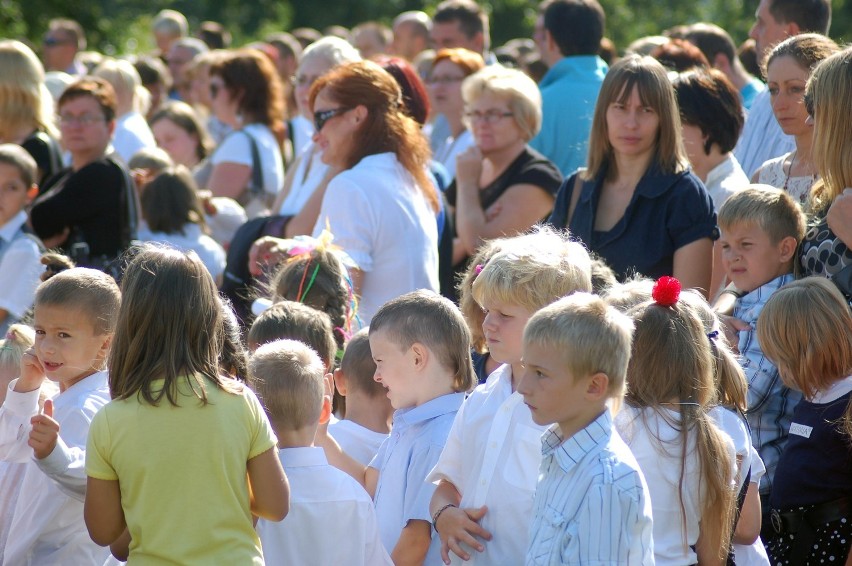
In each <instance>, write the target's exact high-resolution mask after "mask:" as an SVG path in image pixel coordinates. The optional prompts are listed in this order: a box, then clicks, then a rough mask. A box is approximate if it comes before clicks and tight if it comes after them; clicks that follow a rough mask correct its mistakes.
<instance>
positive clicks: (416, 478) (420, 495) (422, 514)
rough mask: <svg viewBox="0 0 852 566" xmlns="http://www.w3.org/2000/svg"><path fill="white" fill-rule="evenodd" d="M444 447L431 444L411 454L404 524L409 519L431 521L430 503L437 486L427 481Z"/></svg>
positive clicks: (404, 503)
mask: <svg viewBox="0 0 852 566" xmlns="http://www.w3.org/2000/svg"><path fill="white" fill-rule="evenodd" d="M442 448H443V447H442V446H439V445H436V444H430V445H429V446H427V447H425V448H424V449H423V450H421V451H420V452H417V453H414V454H412V456H411V461H410V462H409V464H408V472H407V476H406V484H405V485H406V487H405V498H404V501H403V506H402V512H403V524H402V526H403V527H405V526H406V525H408V522H409V521H415V520H419V521H426V522H427V523H431V521H432V516H431V515H430V514H429V503H430V502H431V501H432V495H434V494H435V489H437V486H436V485H435V484H434V483H430V482H427V481H426V476H427V475H428V474H429V471H430V470H431V469H432V468H434V467H435V463H436V462H437V461H438V458H439V457H440V456H441V449H442Z"/></svg>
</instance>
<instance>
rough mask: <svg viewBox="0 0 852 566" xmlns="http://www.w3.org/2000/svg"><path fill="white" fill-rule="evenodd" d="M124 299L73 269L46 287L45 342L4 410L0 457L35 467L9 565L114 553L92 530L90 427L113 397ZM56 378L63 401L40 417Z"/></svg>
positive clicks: (38, 317) (40, 299)
mask: <svg viewBox="0 0 852 566" xmlns="http://www.w3.org/2000/svg"><path fill="white" fill-rule="evenodd" d="M119 302H120V294H119V291H118V286H117V285H116V284H115V281H114V280H113V279H112V278H111V277H110V276H109V275H107V274H105V273H103V272H101V271H96V270H93V269H85V268H74V269H69V270H67V271H63V272H62V273H59V274H58V275H55V276H53V277H51V278H50V279H49V280H47V281H46V282H44V283H42V284H41V285H40V286H39V288H38V289H37V290H36V296H35V309H34V319H33V326H34V327H35V334H36V336H35V345H34V346H33V348H31V349H29V350H27V352H26V353H25V354H24V356H23V359H22V364H21V375H20V377H19V378H17V379H16V380H13V381H12V383H10V384H9V389H8V391H7V393H6V400H5V401H4V403H3V406H2V408H0V457H2V459H4V460H6V461H8V462H26V465H27V471H26V474H25V476H24V479H23V482H22V484H21V491H20V494H19V497H18V502H17V504H16V506H15V511H14V512H13V514H12V523H11V526H10V529H9V537H8V540H7V544H6V550H5V554H4V558H3V560H4V564H33V565H35V564H102V563H103V561H104V560H105V559H106V558H107V556H108V552H107V551H106V550H104V549H102V548H99V547H98V546H97V545H96V544H95V543H93V542H92V540H91V539H90V538H89V534H88V533H87V532H86V528H85V524H84V523H83V521H82V518H83V502H82V499H83V494H84V493H85V488H86V474H85V469H84V466H85V460H86V437H87V435H88V433H89V423H90V422H91V421H92V419H93V418H94V415H95V413H96V412H97V411H98V410H100V409H101V407H103V406H104V405H106V403H108V402H109V399H110V394H109V388H108V386H107V373H106V371H104V369H105V366H106V359H107V354H108V351H109V348H110V344H111V341H112V335H113V330H114V327H115V315H116V312H117V311H118V305H119ZM46 379H49V380H51V381H55V382H57V383H58V384H59V395H57V396H56V397H54V398H53V399H51V400H48V401H45V406H44V414H39V393H40V390H41V387H42V384H43V383H44V381H45V380H46ZM27 430H29V435H27V434H21V431H27ZM33 456H35V458H33ZM60 486H61V487H60Z"/></svg>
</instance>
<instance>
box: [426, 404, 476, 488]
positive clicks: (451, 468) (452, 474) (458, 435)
mask: <svg viewBox="0 0 852 566" xmlns="http://www.w3.org/2000/svg"><path fill="white" fill-rule="evenodd" d="M466 405H467V400H465V402H464V403H462V406H461V408H459V410H458V412H457V413H456V416H455V418H454V419H453V426H452V427H451V428H450V434H449V435H448V436H447V442H446V444H444V449H443V450H441V455H440V456H439V457H438V462H437V463H436V464H435V467H434V468H432V471H431V472H429V475H428V476H426V481H427V482H429V483H434V484H437V483H438V482H439V481H441V480H447V481H448V482H450V483H452V484H453V485H454V486H455V488H456V489H457V490H458V491H459V493H460V494H462V493H461V488H462V486H463V484H464V472H465V470H464V469H463V467H462V449H463V445H464V432H465V423H464V408H465V406H466ZM462 495H464V494H462Z"/></svg>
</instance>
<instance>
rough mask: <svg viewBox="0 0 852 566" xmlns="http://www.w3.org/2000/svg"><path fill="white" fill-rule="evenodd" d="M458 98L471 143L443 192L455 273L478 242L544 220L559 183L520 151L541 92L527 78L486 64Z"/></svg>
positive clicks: (544, 163) (533, 155)
mask: <svg viewBox="0 0 852 566" xmlns="http://www.w3.org/2000/svg"><path fill="white" fill-rule="evenodd" d="M462 96H463V98H464V104H465V117H464V119H465V122H466V123H467V125H468V127H469V128H470V130H471V131H472V132H473V138H474V140H475V144H474V145H473V146H471V147H469V148H468V149H467V150H465V151H464V152H462V153H461V154H459V156H458V157H457V158H456V178H455V181H453V183H451V184H450V186H449V187H448V188H447V192H446V196H447V201H448V202H449V203H450V205H452V206H453V207H454V208H455V229H456V234H457V237H456V238H455V240H454V242H453V265H455V266H456V271H457V272H463V271H464V269H465V267H466V266H467V261H468V258H469V257H470V256H472V255H473V254H474V252H476V250H477V249H478V248H479V246H480V245H481V244H482V243H483V242H485V241H487V240H491V239H493V238H500V237H504V236H514V235H516V234H519V233H521V232H523V231H524V230H527V229H529V228H530V227H532V226H533V225H534V224H535V223H536V222H539V221H541V220H543V219H545V218H547V215H548V214H550V211H551V210H552V208H553V201H554V196H555V195H556V191H557V190H558V189H559V186H560V184H561V183H562V174H561V173H560V172H559V169H558V168H557V167H556V166H555V165H554V164H553V163H552V162H551V161H549V160H548V159H547V158H545V157H544V156H543V155H541V154H540V153H538V152H537V151H535V150H534V149H532V148H530V147H529V145H527V144H528V143H529V141H530V140H531V139H532V138H534V137H535V135H536V134H537V133H538V131H539V130H540V129H541V93H540V92H539V90H538V87H537V86H536V84H535V82H533V80H532V79H530V78H529V77H528V76H527V75H525V74H524V73H523V72H521V71H518V70H515V69H507V68H505V67H501V66H499V65H492V66H489V67H485V68H484V69H482V70H480V71H478V72H477V73H474V74H473V75H471V76H470V77H468V78H467V79H465V81H464V82H463V83H462ZM445 291H446V289H445Z"/></svg>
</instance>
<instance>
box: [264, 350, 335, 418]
mask: <svg viewBox="0 0 852 566" xmlns="http://www.w3.org/2000/svg"><path fill="white" fill-rule="evenodd" d="M324 378H325V368H324V366H323V363H322V360H320V358H319V356H318V355H317V353H316V352H314V351H313V350H312V349H310V348H309V347H308V346H307V345H305V344H303V343H301V342H297V341H296V340H276V341H275V342H269V343H268V344H264V345H263V346H261V347H260V348H258V349H257V351H255V353H254V354H252V356H251V358H250V359H249V384H250V385H251V387H252V389H254V391H255V393H257V396H258V398H259V399H260V402H261V404H262V405H263V408H264V409H265V410H266V414H267V415H268V416H269V420H270V421H271V422H272V423H273V424H274V425H275V426H276V427H281V428H285V429H288V430H298V429H300V428H304V427H307V426H311V425H316V424H318V423H319V419H320V414H321V412H322V398H323V395H324V394H325V389H324V382H323V379H324Z"/></svg>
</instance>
